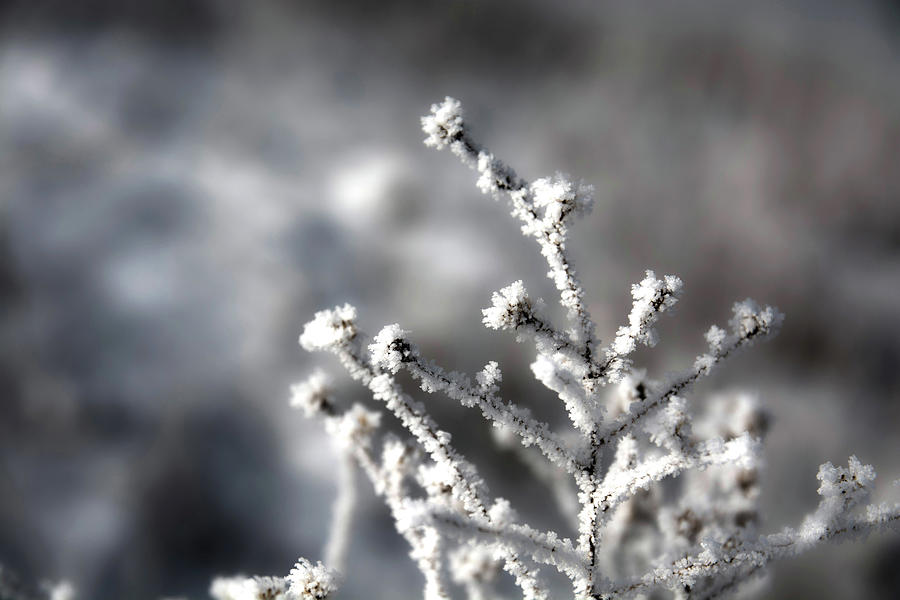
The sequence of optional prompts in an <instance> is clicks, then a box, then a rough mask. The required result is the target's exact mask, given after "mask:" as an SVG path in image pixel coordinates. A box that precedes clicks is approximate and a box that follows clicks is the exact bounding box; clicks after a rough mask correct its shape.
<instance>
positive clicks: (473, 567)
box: [450, 546, 502, 583]
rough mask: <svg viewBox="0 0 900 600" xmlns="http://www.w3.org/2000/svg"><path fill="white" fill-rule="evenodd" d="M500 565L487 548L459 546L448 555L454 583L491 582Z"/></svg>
mask: <svg viewBox="0 0 900 600" xmlns="http://www.w3.org/2000/svg"><path fill="white" fill-rule="evenodd" d="M501 564H502V563H501V561H500V560H498V559H497V558H496V557H495V556H494V552H493V551H492V550H491V549H490V548H489V547H487V546H460V547H459V548H457V549H456V550H454V552H453V553H452V554H451V555H450V573H451V575H452V577H453V581H455V582H456V583H487V582H490V581H493V580H494V579H495V578H496V576H497V573H498V572H499V571H500V566H501Z"/></svg>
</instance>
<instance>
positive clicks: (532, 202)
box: [211, 98, 900, 600]
mask: <svg viewBox="0 0 900 600" xmlns="http://www.w3.org/2000/svg"><path fill="white" fill-rule="evenodd" d="M422 128H423V130H424V131H425V133H426V135H427V137H426V139H425V144H426V145H428V146H431V147H434V148H437V149H444V148H448V149H449V150H450V151H451V152H452V153H453V154H455V155H457V156H458V157H459V158H460V159H461V160H462V161H463V163H464V164H466V165H468V166H469V167H471V168H473V169H475V170H476V171H477V172H478V179H477V182H476V185H477V187H478V188H479V189H480V190H481V191H482V192H484V193H486V194H488V195H490V196H492V197H495V198H499V197H501V196H505V197H506V198H507V200H508V201H509V204H510V207H511V211H512V215H513V217H514V218H515V219H517V220H518V221H519V222H520V224H521V230H522V233H523V234H524V235H526V236H528V237H532V238H534V239H535V240H536V241H537V242H538V246H539V248H540V252H541V254H542V256H543V257H544V260H545V261H546V262H547V267H548V276H549V277H550V279H551V280H552V281H553V283H554V285H555V287H556V289H557V291H558V292H559V297H558V302H559V304H560V306H561V307H562V308H563V309H564V312H565V314H566V316H567V319H568V322H567V323H566V324H565V326H564V327H559V326H557V325H555V324H553V323H552V322H551V321H550V319H549V318H548V316H547V311H546V310H545V306H544V302H543V301H542V300H541V299H540V298H533V297H531V296H529V294H528V293H527V291H526V289H525V286H524V284H523V283H522V281H515V282H514V283H512V284H510V285H508V286H506V287H504V288H502V289H501V290H499V291H497V292H495V293H494V294H493V296H492V297H491V303H490V306H488V307H487V308H485V309H484V310H483V311H482V317H483V319H482V321H483V323H484V325H485V326H487V327H488V328H491V329H495V330H503V331H510V332H513V333H514V334H515V336H516V339H517V340H518V341H525V340H529V341H531V342H533V343H534V348H535V351H536V355H535V359H534V361H533V363H532V365H531V370H532V372H533V374H534V376H535V378H536V379H537V380H538V381H539V382H540V383H541V384H543V385H544V386H545V387H547V388H549V389H550V390H552V391H553V392H555V393H556V395H557V396H558V397H559V400H560V402H561V405H562V407H563V408H564V410H565V412H566V413H567V414H568V416H569V425H570V426H569V427H566V428H563V429H562V430H559V429H553V428H551V427H550V425H549V424H548V423H545V422H543V421H541V420H539V419H537V418H536V417H535V416H534V415H533V414H532V413H531V412H530V411H529V410H528V409H527V408H525V407H524V406H520V405H518V404H517V403H515V402H511V401H509V400H507V399H504V398H503V397H502V394H501V383H502V378H503V376H502V372H501V368H500V365H499V364H498V363H497V362H495V361H487V364H486V366H485V367H484V368H483V369H482V370H481V371H479V372H478V373H476V374H474V375H473V376H470V375H466V374H463V373H459V372H456V371H450V370H447V369H445V368H443V367H441V366H439V365H437V364H436V363H435V362H434V361H432V360H430V359H428V358H425V357H423V356H422V354H421V353H420V351H419V348H418V347H417V346H416V344H415V343H414V341H413V336H412V334H411V333H410V332H408V331H406V330H404V329H403V328H402V327H401V326H400V325H399V324H391V325H387V326H385V327H383V328H382V329H381V330H380V331H379V332H378V333H377V334H376V335H375V337H374V338H371V339H369V338H367V337H366V335H365V334H364V333H363V332H362V330H361V329H360V327H359V325H358V315H357V311H356V309H355V308H354V307H353V306H351V305H349V304H344V305H342V306H337V307H335V308H333V309H329V310H322V311H320V312H318V313H316V315H315V318H314V319H313V320H312V321H310V322H309V323H307V324H306V326H305V327H304V330H303V333H302V335H301V336H300V344H301V345H302V346H303V347H304V348H305V349H306V350H309V351H325V352H330V353H332V354H334V355H335V356H336V357H337V358H338V360H339V361H340V362H341V364H342V365H343V366H344V368H345V369H346V370H347V372H348V373H349V375H350V377H351V378H352V379H354V380H356V381H358V382H359V383H360V384H362V385H363V386H364V387H366V388H367V389H368V390H369V391H370V392H371V394H372V396H373V398H374V399H375V400H376V401H377V402H378V403H380V404H381V405H382V406H383V409H385V410H386V413H388V414H389V415H392V416H393V417H394V418H395V419H396V420H397V421H398V422H399V423H400V424H401V425H402V427H403V428H404V429H405V431H406V437H405V438H403V439H401V438H399V437H397V436H395V435H393V434H389V433H382V432H381V429H380V428H379V425H380V421H381V419H382V418H383V415H382V412H380V411H373V410H371V409H368V408H365V407H363V406H362V405H358V404H357V405H354V406H352V407H350V408H345V407H343V406H342V404H341V403H340V401H339V400H338V399H336V398H335V397H334V395H333V392H332V391H331V389H330V387H329V384H328V379H327V377H325V376H324V375H323V374H321V373H320V372H317V373H314V374H313V375H311V376H310V377H309V378H308V379H307V380H306V381H305V382H302V383H300V384H297V385H296V386H294V387H293V389H292V399H291V404H292V405H293V406H295V407H296V408H299V409H302V410H303V411H304V413H305V414H306V416H308V417H316V418H320V419H321V420H323V421H324V424H325V429H326V431H328V432H329V433H330V434H331V435H332V436H334V438H335V439H336V440H337V442H338V446H339V447H340V449H341V452H342V453H343V454H342V456H343V457H344V458H345V459H349V458H350V457H352V459H353V460H355V462H356V464H358V465H359V467H360V468H361V470H362V472H363V473H365V475H366V476H367V477H368V479H369V480H370V481H371V483H372V485H373V487H374V489H375V491H376V493H377V494H378V495H379V496H380V497H381V498H382V499H383V500H384V502H385V503H386V504H387V506H388V508H389V510H390V512H391V515H392V517H393V519H394V520H395V523H396V527H397V530H398V531H399V533H400V534H401V535H402V536H403V537H404V538H405V539H406V541H407V542H408V544H409V546H410V556H411V557H412V559H413V560H414V561H415V563H416V565H417V566H418V567H419V569H420V571H421V572H422V575H423V577H424V597H425V598H426V600H437V599H446V598H451V597H454V589H455V587H458V588H461V590H462V591H464V592H465V594H466V595H467V597H468V598H469V599H470V600H487V599H489V598H494V597H496V596H495V588H494V583H495V580H496V578H497V576H498V574H499V572H500V571H501V570H503V571H506V572H507V573H508V574H509V575H510V576H511V578H512V580H513V582H514V583H515V584H516V586H517V587H518V589H519V591H520V592H521V595H522V596H523V597H524V598H535V599H549V598H550V597H551V590H553V592H552V593H553V597H554V598H556V597H562V596H561V595H560V592H558V591H557V590H555V589H554V588H553V583H552V582H553V581H554V579H552V578H550V577H548V573H550V572H552V571H556V575H555V577H556V579H555V580H556V581H558V580H559V579H560V576H561V578H563V579H565V580H568V584H569V586H570V588H569V589H570V592H569V594H571V597H574V598H575V599H576V600H588V599H591V600H599V599H613V598H627V597H632V596H642V597H648V596H649V595H651V594H652V595H653V597H657V596H656V594H658V593H660V592H661V591H663V592H664V591H666V590H667V591H668V592H669V594H670V595H671V596H674V597H677V598H692V599H701V598H714V597H718V596H721V595H723V594H726V593H729V592H731V591H734V590H736V589H738V588H740V587H741V586H742V585H743V584H744V583H745V582H747V581H748V580H749V579H751V578H754V577H757V576H759V575H760V574H762V573H764V572H765V568H766V567H767V565H768V564H769V563H770V562H771V561H773V560H776V559H779V558H784V557H787V556H792V555H794V554H797V553H800V552H802V551H805V550H808V549H810V548H813V547H815V546H817V545H818V544H821V543H824V542H827V541H830V540H833V539H839V538H848V537H855V536H862V535H865V534H867V533H869V532H872V531H875V530H879V529H884V528H887V527H896V526H897V524H898V522H900V505H896V504H895V505H887V504H878V505H874V504H867V503H868V502H869V497H870V493H871V489H872V486H873V484H874V480H875V471H874V469H873V468H872V467H871V466H868V465H864V464H863V463H861V462H860V461H859V460H857V459H856V458H855V457H851V458H850V460H849V463H848V465H847V467H835V466H833V465H831V464H830V463H825V464H823V465H822V466H821V467H820V470H819V480H820V482H821V485H820V487H819V494H820V496H821V500H820V502H819V505H818V507H817V508H816V509H815V510H814V511H813V512H812V513H811V514H810V515H809V516H808V517H806V519H804V520H803V522H802V523H801V524H800V526H799V527H797V528H785V529H784V530H782V531H781V532H779V533H775V534H762V533H760V532H759V531H758V530H757V528H758V525H759V521H760V519H759V514H758V507H757V499H758V496H759V473H760V472H761V470H762V469H763V468H764V463H763V460H762V452H761V448H762V443H763V438H764V436H765V433H766V430H767V424H768V415H767V413H765V411H764V410H763V409H762V408H761V405H760V403H759V402H758V400H757V399H756V398H755V397H753V396H750V395H748V394H746V393H743V392H727V393H721V394H715V395H713V396H711V397H710V398H708V399H706V400H705V401H703V402H699V403H696V404H697V406H694V405H693V403H692V400H691V391H692V388H693V386H694V384H695V383H696V382H697V381H699V380H700V379H701V378H703V377H705V376H707V375H708V374H709V373H710V372H711V371H712V370H713V369H714V368H715V367H717V366H718V365H719V364H721V363H722V362H723V361H724V360H725V359H726V358H729V357H731V356H733V355H734V354H736V352H737V351H738V350H740V349H742V348H744V347H747V346H750V345H752V344H753V343H754V342H755V341H756V340H758V339H763V338H766V337H771V336H772V335H774V334H775V333H776V332H777V330H778V328H779V326H780V325H781V321H782V315H781V314H780V313H779V312H778V311H777V310H776V309H775V308H772V307H770V306H760V305H758V304H757V303H755V302H754V301H752V300H749V299H747V300H744V301H741V302H737V303H735V304H734V306H733V317H732V319H731V321H730V323H729V326H728V328H727V329H725V328H721V327H718V326H715V325H714V326H712V327H711V328H710V329H709V330H708V331H707V332H706V334H705V336H704V337H705V344H706V349H705V350H704V351H703V352H702V353H701V354H700V355H699V356H697V357H696V358H695V359H693V360H692V361H689V362H688V364H687V365H686V366H685V368H684V370H683V371H681V372H678V373H675V374H673V375H668V376H666V377H662V378H653V377H650V376H648V375H647V373H646V372H645V371H644V370H641V369H637V368H635V367H634V365H633V364H632V358H631V357H632V354H633V353H634V351H635V350H636V349H637V347H638V346H639V345H646V346H649V347H653V346H654V345H655V344H656V341H657V334H656V332H655V330H654V326H655V324H656V322H657V321H658V319H659V318H660V316H661V315H662V313H666V312H670V311H671V310H672V308H673V307H674V305H675V303H676V301H677V300H678V298H679V295H680V293H681V289H682V282H681V280H680V279H679V278H678V277H676V276H674V275H665V276H664V277H662V278H657V277H656V275H655V274H654V272H653V271H650V270H648V271H646V273H645V276H644V278H643V279H642V280H641V281H639V282H638V283H636V284H634V285H632V287H631V296H632V299H633V306H632V309H631V311H630V313H629V314H628V315H627V318H626V321H625V324H624V325H622V326H621V327H619V328H618V330H617V331H616V332H615V333H614V335H613V336H612V341H611V342H610V343H609V344H608V345H606V346H605V347H602V348H601V346H600V340H599V339H598V338H597V336H596V332H595V329H596V327H595V324H594V321H593V320H592V319H591V316H590V314H589V313H588V311H587V309H586V304H585V301H584V290H583V288H582V286H581V283H580V281H579V279H578V277H577V273H576V271H575V269H574V267H573V265H572V261H571V259H570V257H569V255H568V251H567V242H568V236H569V232H570V225H571V223H572V222H573V221H574V219H576V218H577V217H579V216H581V215H584V214H586V213H587V212H588V211H590V209H591V207H592V204H593V196H592V194H593V190H592V188H591V187H590V186H587V185H584V184H582V183H575V182H573V181H572V180H571V179H569V178H568V177H565V176H563V175H560V174H556V175H554V176H552V177H548V178H542V179H538V180H536V181H534V182H528V181H526V180H524V179H523V178H521V177H519V176H518V175H517V174H516V172H515V171H514V170H513V169H512V168H511V167H509V166H507V165H506V164H505V163H503V162H502V161H500V160H499V159H498V158H497V157H495V156H494V155H493V154H492V153H491V152H489V151H488V150H486V149H485V148H483V147H482V146H481V145H480V144H479V143H477V142H476V141H475V140H474V139H473V137H472V136H471V135H470V132H469V130H468V128H467V126H466V123H465V120H464V115H463V111H462V107H461V105H460V103H459V102H458V101H456V100H454V99H452V98H447V99H445V100H444V102H442V103H439V104H435V105H434V106H432V108H431V113H430V114H429V115H427V116H425V117H423V118H422ZM401 371H405V373H406V374H408V375H409V376H410V377H412V379H413V380H414V381H415V382H416V383H417V384H418V385H419V387H420V388H421V390H422V391H423V392H425V393H427V394H435V393H440V394H441V395H443V396H446V397H448V398H449V399H450V400H453V401H456V402H459V403H460V404H461V405H462V406H464V407H467V408H474V409H477V410H478V411H479V412H480V413H481V415H482V416H483V417H484V418H485V419H486V420H487V421H488V422H490V423H491V424H492V425H493V426H494V427H495V428H496V430H495V431H496V432H497V433H498V436H499V437H502V438H503V439H504V440H506V442H505V443H517V444H520V445H521V447H522V449H525V450H527V451H529V452H532V453H531V454H527V457H528V458H527V459H526V463H527V464H529V466H530V468H531V469H532V471H533V472H534V473H535V474H536V475H537V476H538V478H539V479H540V480H542V481H544V482H548V483H549V484H550V485H551V486H555V487H556V489H555V490H554V492H555V497H556V498H557V500H558V503H559V505H560V507H562V508H563V509H564V510H566V511H568V513H570V514H569V515H568V517H569V521H570V522H571V523H572V525H573V531H572V532H566V533H569V535H571V533H575V534H577V536H576V537H575V539H574V540H573V539H572V538H571V537H567V536H566V534H565V533H559V532H555V531H542V530H540V529H538V528H535V527H533V526H531V525H529V524H527V523H525V522H524V521H523V520H522V519H521V518H520V517H519V516H518V513H517V511H516V509H515V507H514V506H513V503H514V501H515V500H516V499H515V498H513V499H503V498H496V497H492V496H491V494H490V492H489V490H488V487H487V485H486V483H485V482H484V480H483V479H482V478H481V476H480V475H479V474H478V472H477V470H476V469H475V467H474V465H473V464H472V463H471V462H470V461H469V460H467V459H466V458H465V457H464V456H463V455H462V454H461V453H460V452H459V451H458V450H457V449H456V448H455V446H454V445H453V443H452V439H451V436H450V434H449V433H447V432H446V431H445V430H444V429H442V428H441V427H440V426H439V425H438V423H437V422H436V421H435V420H434V418H433V417H432V416H431V415H430V414H429V412H428V411H427V410H426V406H425V405H424V404H423V403H422V402H420V401H419V400H417V399H415V398H413V397H412V396H411V395H410V394H408V393H407V392H406V391H405V390H404V389H403V388H402V387H401V385H400V382H399V380H398V378H397V376H398V375H399V374H400V372H401ZM610 384H612V385H610ZM430 401H431V400H430ZM510 440H512V441H511V442H510ZM533 448H536V450H537V451H533ZM607 450H608V453H607ZM538 451H539V453H540V454H538ZM604 454H609V455H610V456H606V457H605V458H604ZM537 461H540V462H537ZM346 464H347V463H345V466H346ZM342 473H343V475H342V476H341V480H342V482H343V483H342V491H341V492H339V495H338V502H337V507H336V510H335V516H334V526H333V528H332V539H331V540H330V541H329V544H328V551H327V552H326V562H328V563H329V564H328V566H329V567H337V568H343V570H344V575H345V576H346V577H352V576H353V570H352V565H350V566H348V565H345V564H344V560H343V556H344V555H345V552H344V548H345V547H346V543H347V542H346V540H347V539H348V536H349V530H350V526H351V516H352V497H353V493H352V490H353V488H352V485H351V483H352V478H349V477H348V476H347V474H348V473H350V471H346V470H345V471H342ZM664 479H665V480H669V485H666V486H665V493H663V491H664V490H663V487H662V485H661V484H660V482H661V481H662V480H664ZM573 492H574V493H573ZM335 588H336V583H335V579H334V575H333V573H332V571H330V570H328V569H326V568H325V566H323V565H321V564H317V565H313V564H312V563H310V562H309V561H306V560H304V559H301V560H300V561H299V562H298V563H297V566H296V567H295V569H294V570H293V571H291V574H290V575H289V576H288V577H287V578H250V579H247V578H235V579H219V580H216V582H214V584H213V589H212V590H211V591H212V593H213V596H214V597H216V598H217V599H219V600H226V599H227V600H244V599H245V598H247V599H249V598H251V597H252V598H256V597H266V598H324V597H326V596H328V595H329V594H331V593H332V592H333V591H334V590H335ZM253 594H257V596H253ZM260 594H262V595H260ZM265 594H269V595H265Z"/></svg>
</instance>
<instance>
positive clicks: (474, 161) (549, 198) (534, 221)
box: [422, 97, 596, 360]
mask: <svg viewBox="0 0 900 600" xmlns="http://www.w3.org/2000/svg"><path fill="white" fill-rule="evenodd" d="M422 129H423V130H424V131H425V133H426V134H427V135H428V137H427V138H426V139H425V145H426V146H431V147H434V148H437V149H438V150H440V149H442V148H450V151H451V152H453V153H454V154H455V155H457V156H458V157H459V158H460V159H461V160H462V161H463V163H465V164H466V165H468V166H470V167H472V168H474V169H475V170H477V171H478V174H479V178H478V184H477V185H478V188H479V189H480V190H481V191H482V192H484V193H485V194H490V195H492V196H494V197H498V196H499V195H500V194H501V193H505V194H506V195H507V196H508V198H509V201H510V206H511V208H512V215H513V216H514V217H515V218H517V219H518V220H520V221H521V222H522V233H524V234H525V235H526V236H531V237H534V238H535V239H536V240H537V241H538V244H539V245H540V248H541V254H542V255H543V256H544V258H545V259H546V260H547V264H548V266H549V267H550V270H549V272H548V273H547V276H548V277H549V278H550V279H551V281H553V283H554V285H555V286H556V288H557V290H559V292H560V303H561V304H562V306H563V307H564V308H566V309H567V310H568V313H569V317H570V318H571V319H572V320H573V321H574V322H575V323H576V324H577V327H576V329H575V333H576V337H577V340H578V341H579V342H580V343H581V344H582V345H583V346H584V356H585V358H586V359H588V360H590V358H591V357H592V356H593V352H594V345H595V344H596V339H595V336H594V327H595V326H594V321H593V320H592V319H591V316H590V314H589V313H588V311H587V308H586V307H585V305H584V290H583V289H582V287H581V283H580V282H579V281H578V278H577V276H576V273H575V269H574V268H573V267H572V263H571V261H570V260H569V257H568V255H567V254H566V240H567V238H568V231H569V230H568V226H569V223H570V222H571V220H572V219H573V218H574V217H576V216H581V215H583V214H585V213H587V212H590V210H591V208H592V206H593V202H594V198H593V191H594V190H593V188H592V187H591V186H588V185H584V184H577V185H576V184H573V183H572V182H571V181H569V180H568V179H566V178H565V177H564V176H562V175H559V174H558V175H556V176H555V177H552V178H545V179H539V180H537V181H535V182H533V183H530V184H529V183H528V182H527V181H525V180H524V179H522V178H521V177H519V176H518V175H517V174H516V172H515V171H514V170H513V169H512V168H511V167H509V166H507V165H506V164H505V163H503V162H502V161H500V160H499V159H497V158H496V157H494V155H493V154H491V153H490V152H488V151H487V150H485V149H483V148H482V147H481V146H480V144H478V143H477V142H475V141H474V139H472V137H471V135H470V134H469V131H468V129H467V128H466V124H465V121H464V119H463V110H462V105H461V104H460V102H459V101H458V100H455V99H453V98H449V97H448V98H445V99H444V101H443V102H442V103H441V104H434V105H432V107H431V114H429V115H428V116H425V117H422Z"/></svg>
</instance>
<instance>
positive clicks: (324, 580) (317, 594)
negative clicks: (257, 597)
mask: <svg viewBox="0 0 900 600" xmlns="http://www.w3.org/2000/svg"><path fill="white" fill-rule="evenodd" d="M287 582H288V583H289V584H290V590H291V594H293V595H294V596H295V597H297V598H299V599H300V600H322V599H324V598H327V597H328V595H329V594H332V593H334V592H335V591H337V589H338V586H337V577H336V576H335V573H334V571H331V570H329V569H327V568H326V567H325V565H323V564H322V563H320V562H317V563H316V564H312V563H311V562H310V561H308V560H306V559H305V558H300V559H299V560H298V561H297V564H296V565H294V568H293V569H291V572H290V574H289V575H288V576H287ZM262 597H265V598H267V596H262Z"/></svg>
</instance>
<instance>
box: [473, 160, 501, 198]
mask: <svg viewBox="0 0 900 600" xmlns="http://www.w3.org/2000/svg"><path fill="white" fill-rule="evenodd" d="M476 168H477V169H478V181H477V182H475V185H476V186H478V189H479V190H481V193H483V194H491V195H494V196H495V197H496V194H497V192H498V190H499V189H500V184H501V183H502V182H503V180H504V174H503V170H502V169H503V165H502V164H501V163H500V162H499V161H497V160H496V159H495V158H494V155H493V154H488V153H487V152H479V153H478V164H477V165H476Z"/></svg>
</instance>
